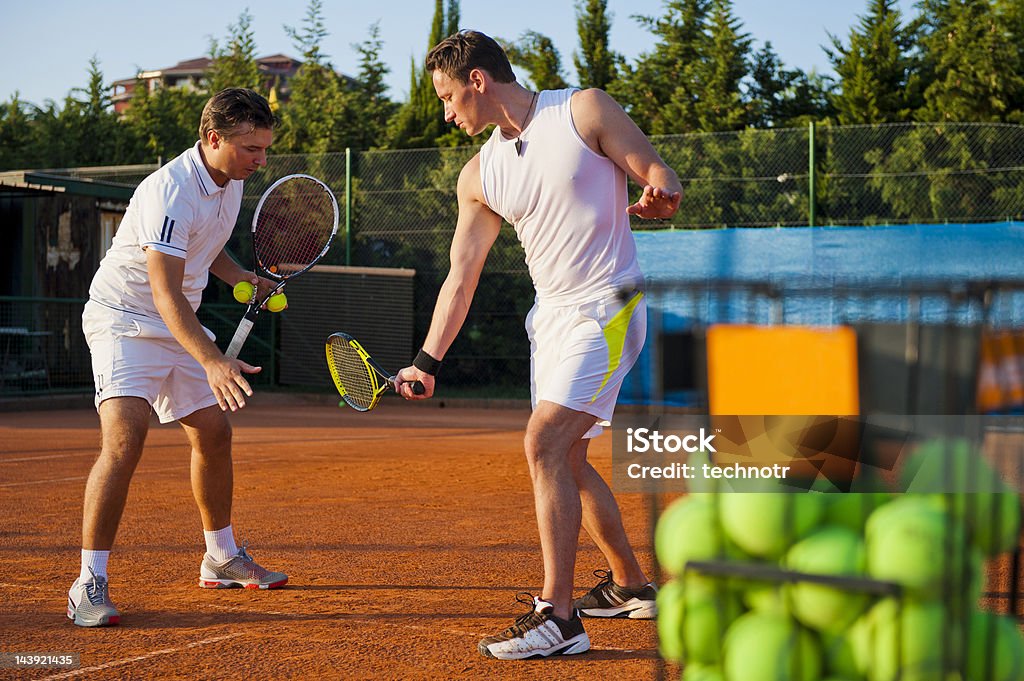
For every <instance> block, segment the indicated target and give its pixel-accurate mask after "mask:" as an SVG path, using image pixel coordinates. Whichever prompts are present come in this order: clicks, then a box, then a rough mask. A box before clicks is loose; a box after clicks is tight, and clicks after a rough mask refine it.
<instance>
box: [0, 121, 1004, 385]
mask: <svg viewBox="0 0 1024 681" xmlns="http://www.w3.org/2000/svg"><path fill="white" fill-rule="evenodd" d="M651 141H652V143H653V145H654V147H655V148H656V149H657V151H658V152H659V153H660V154H661V155H662V157H663V158H664V159H665V161H666V162H667V163H668V164H669V165H670V166H671V167H672V168H674V169H675V170H676V172H677V174H678V175H679V177H680V181H681V183H682V185H683V189H684V195H683V201H682V205H681V207H680V210H679V211H678V213H677V214H676V216H675V217H673V218H672V219H671V220H666V221H664V222H649V221H643V220H639V219H634V220H633V227H634V229H638V230H639V229H644V230H683V229H708V228H720V227H726V226H728V227H775V226H799V225H807V224H809V223H810V222H811V217H812V215H813V216H814V218H815V220H814V222H815V224H817V225H875V224H904V223H911V224H918V223H922V224H928V223H944V222H986V221H997V220H999V221H1001V220H1021V219H1024V126H1014V125H1002V124H893V125H879V126H819V127H817V128H813V129H812V128H787V129H768V130H753V129H752V130H744V131H740V132H726V133H695V134H689V135H672V136H660V137H653V138H652V139H651ZM475 151H476V148H475V147H452V148H437V149H412V150H394V151H388V150H379V151H364V152H353V153H351V154H346V153H344V152H338V153H329V154H317V155H276V156H271V157H270V159H269V163H268V167H267V168H266V169H265V170H264V171H263V172H261V173H258V174H257V175H255V176H254V177H253V178H252V179H251V180H249V181H247V182H246V185H245V197H244V200H243V206H242V212H241V214H240V216H239V222H238V224H239V227H238V229H236V231H235V235H234V236H233V238H232V240H231V242H230V243H229V248H230V250H232V251H233V252H234V253H236V254H237V255H238V256H239V258H240V260H241V262H243V263H246V262H248V261H249V258H250V256H249V253H250V252H251V243H250V240H249V230H248V229H247V227H248V225H249V224H250V221H251V217H252V212H253V210H254V209H255V206H256V203H257V201H258V198H259V196H260V194H261V193H262V192H263V191H264V189H265V188H266V187H267V186H269V185H270V184H271V183H272V182H273V181H274V180H276V179H278V178H280V177H282V176H284V175H287V174H290V173H308V174H310V175H313V176H315V177H319V178H321V179H322V180H324V181H325V182H326V183H327V184H328V185H329V186H330V187H331V189H332V190H333V191H334V192H335V194H336V196H337V197H338V199H339V203H340V204H341V213H342V223H343V224H342V226H341V229H340V231H339V236H338V241H337V242H336V244H335V245H334V247H333V248H332V250H331V252H330V253H329V254H328V256H327V257H326V258H325V260H324V261H323V262H324V264H328V265H358V266H370V267H398V268H411V269H414V270H416V277H415V281H414V301H415V306H414V314H413V333H412V337H413V339H414V341H413V342H414V344H415V343H418V342H419V341H421V340H422V339H423V337H424V336H425V334H426V331H427V328H428V326H429V323H430V317H431V312H432V308H433V303H434V301H435V299H436V297H437V294H438V291H439V289H440V286H441V283H442V281H443V279H444V277H445V275H446V274H447V272H448V268H449V246H450V243H451V239H452V235H453V233H454V229H455V222H456V218H457V210H458V209H457V203H456V196H455V187H456V182H457V178H458V175H459V171H460V170H461V168H462V166H463V165H464V164H465V163H466V161H468V160H469V159H470V158H471V157H472V155H473V154H474V153H475ZM151 170H152V167H147V166H129V167H119V168H82V169H75V170H69V171H61V172H65V173H67V174H69V175H71V176H75V177H84V178H92V179H97V180H104V181H107V182H117V183H122V184H125V185H128V186H134V185H136V184H137V183H138V182H139V181H141V179H142V178H143V177H144V176H145V174H146V173H147V172H149V171H151ZM349 186H351V193H349V192H348V191H347V188H348V187H349ZM812 187H813V191H812ZM638 194H639V188H638V187H636V186H635V185H631V186H630V196H632V197H636V196H637V195H638ZM223 288H224V287H218V286H215V287H211V290H209V291H207V295H206V300H207V301H208V303H229V302H230V292H228V291H227V290H226V289H225V290H223V291H221V290H220V289H223ZM532 303H533V289H532V285H531V282H530V279H529V276H528V274H527V271H526V266H525V264H524V262H523V254H522V249H521V247H520V246H519V244H518V241H517V239H516V236H515V233H514V231H513V230H512V228H511V226H509V225H503V228H502V231H501V233H500V236H499V238H498V240H497V242H496V244H495V245H494V248H493V249H492V251H491V253H490V255H489V257H488V261H487V265H486V267H485V269H484V272H483V275H482V277H481V280H480V284H479V288H478V290H477V293H476V296H475V299H474V302H473V306H472V309H471V311H470V314H469V317H468V319H467V320H466V324H465V327H464V328H463V331H462V333H461V334H460V335H459V337H458V339H457V340H456V342H455V344H454V346H453V347H452V348H451V350H450V352H449V354H448V357H447V359H448V360H449V361H447V362H446V366H445V377H444V384H445V389H446V390H447V391H450V392H449V394H450V395H453V396H454V395H459V394H461V393H463V392H465V393H467V394H472V395H480V396H491V397H525V396H526V395H527V391H528V387H527V386H528V384H529V380H528V379H529V347H528V343H527V340H526V334H525V332H524V330H523V324H524V320H525V317H526V314H527V312H528V311H529V309H530V307H531V305H532ZM4 305H5V306H4V307H3V308H2V309H0V314H6V315H8V316H13V317H18V316H19V315H23V314H26V313H24V312H20V311H18V310H21V309H22V307H23V306H25V305H30V306H32V305H35V306H39V308H40V309H39V310H36V311H34V312H33V313H32V314H46V315H53V314H64V315H65V316H66V319H65V321H64V322H63V323H59V324H46V325H42V326H41V325H38V324H34V323H33V324H26V323H22V322H19V321H17V319H15V320H14V321H11V322H7V321H3V320H2V319H0V325H2V326H10V327H12V328H26V329H29V330H39V329H46V330H48V332H49V333H51V334H53V335H52V336H47V337H39V338H37V339H36V340H33V341H32V343H35V344H36V345H39V344H42V345H44V346H45V347H46V348H47V359H48V361H50V365H51V366H57V365H58V364H59V362H58V361H57V359H58V357H63V356H64V355H62V354H61V353H64V354H65V355H67V358H66V362H67V365H68V367H69V369H68V373H67V374H66V375H65V374H62V373H57V374H54V373H52V372H51V373H50V374H49V376H48V379H47V382H46V383H45V384H44V383H37V384H32V383H31V382H30V381H27V382H26V381H24V380H22V381H20V384H21V385H20V387H19V388H18V389H19V390H24V389H36V390H50V389H56V388H60V389H68V390H75V389H83V387H84V388H88V386H89V381H88V373H87V372H86V373H85V374H84V376H85V378H84V379H83V377H82V374H81V370H80V367H83V366H84V367H88V353H87V349H86V348H85V346H84V343H83V342H80V330H78V329H76V328H75V325H76V324H78V318H79V317H80V308H78V309H74V308H75V304H74V303H71V302H68V301H63V302H59V301H54V302H46V303H43V302H37V303H31V304H29V303H17V304H15V303H9V304H8V303H5V304H4ZM204 309H207V308H206V306H205V305H204ZM225 309H226V310H230V312H227V311H218V310H216V309H214V308H209V311H208V312H206V313H204V314H213V315H214V318H213V319H212V321H211V323H214V324H218V323H221V322H220V321H219V320H218V319H217V318H216V315H217V314H219V315H224V316H225V317H226V318H230V319H231V320H232V321H231V324H233V323H234V321H233V320H234V316H235V314H237V309H234V308H231V307H230V306H229V307H228V308H225ZM57 310H63V311H64V312H63V313H58V312H56V311H57ZM287 318H288V314H287V312H286V313H285V314H283V315H281V319H280V323H281V324H287ZM223 324H224V325H225V326H229V327H230V325H231V324H229V323H228V322H223ZM264 324H266V322H261V324H258V325H257V326H262V325H264ZM60 329H66V332H65V331H60ZM215 330H216V329H215ZM265 333H269V332H265ZM61 334H64V336H63V338H64V340H60V339H59V338H58V337H59V336H61ZM224 334H226V335H230V331H229V330H225V331H223V332H222V331H218V335H219V336H223V335H224ZM72 336H74V339H73V340H72ZM40 339H42V340H40ZM7 340H8V341H9V342H10V343H14V342H18V343H21V344H23V345H24V344H26V343H27V342H28V341H27V339H26V338H18V339H17V341H15V337H13V336H12V337H10V338H9V339H7ZM272 342H274V340H273V338H271V337H270V336H269V335H268V336H267V343H272ZM254 345H258V343H254ZM414 349H415V348H414V347H413V348H409V352H410V356H411V353H412V352H413V351H414ZM264 350H266V352H268V353H269V355H270V356H273V355H274V353H275V352H276V353H280V348H273V349H272V348H270V347H268V348H265V349H264ZM68 353H78V355H79V356H78V357H77V358H76V359H74V360H72V359H71V358H70V355H69V354H68ZM60 361H62V362H63V361H65V359H61V360H60ZM70 367H74V368H73V369H72V368H70ZM4 371H5V374H7V373H8V369H7V368H4ZM10 371H11V372H14V373H9V375H8V376H7V378H8V379H9V378H10V377H11V376H14V375H15V373H16V371H15V370H14V369H11V370H10ZM14 383H19V381H14V380H4V382H3V383H2V384H0V393H3V392H8V391H9V390H10V388H9V387H8V386H9V385H11V384H14ZM33 386H34V388H33Z"/></svg>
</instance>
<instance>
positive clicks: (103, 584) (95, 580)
mask: <svg viewBox="0 0 1024 681" xmlns="http://www.w3.org/2000/svg"><path fill="white" fill-rule="evenodd" d="M89 574H91V575H92V579H91V580H89V581H88V582H86V584H85V597H86V598H88V599H89V602H90V603H91V604H93V605H103V604H104V603H106V600H107V580H105V579H103V578H102V577H97V576H96V573H95V572H93V569H92V568H89Z"/></svg>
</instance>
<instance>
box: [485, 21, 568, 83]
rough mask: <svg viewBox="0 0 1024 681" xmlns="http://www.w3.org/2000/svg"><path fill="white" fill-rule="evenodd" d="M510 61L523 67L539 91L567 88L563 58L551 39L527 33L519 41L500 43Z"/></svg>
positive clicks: (534, 32) (534, 33) (533, 32)
mask: <svg viewBox="0 0 1024 681" xmlns="http://www.w3.org/2000/svg"><path fill="white" fill-rule="evenodd" d="M499 42H500V43H501V45H502V47H503V48H504V50H505V54H507V55H508V58H509V61H510V62H512V63H513V64H517V65H519V66H522V67H523V68H524V69H526V71H527V72H528V73H529V74H530V82H531V83H532V85H533V87H534V88H535V89H537V90H559V89H562V88H564V87H567V83H566V82H565V79H564V78H562V57H561V55H560V54H559V53H558V49H557V48H555V44H554V43H553V42H552V41H551V38H549V37H547V36H546V35H543V34H542V33H537V32H536V31H526V32H525V33H523V35H522V36H520V38H519V40H518V41H516V42H514V43H510V42H508V41H505V40H501V41H499Z"/></svg>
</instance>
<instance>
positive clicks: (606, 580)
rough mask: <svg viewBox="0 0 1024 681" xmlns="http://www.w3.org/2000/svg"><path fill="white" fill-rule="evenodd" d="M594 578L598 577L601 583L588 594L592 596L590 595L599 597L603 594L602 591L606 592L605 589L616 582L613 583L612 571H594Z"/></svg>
mask: <svg viewBox="0 0 1024 681" xmlns="http://www.w3.org/2000/svg"><path fill="white" fill-rule="evenodd" d="M594 576H595V577H597V578H598V579H600V580H601V581H600V582H598V584H597V586H595V587H594V588H593V589H591V590H590V591H588V592H587V594H588V595H590V594H593V595H597V594H599V593H601V592H602V591H604V588H605V587H606V586H608V585H609V584H613V583H614V582H612V571H611V570H594Z"/></svg>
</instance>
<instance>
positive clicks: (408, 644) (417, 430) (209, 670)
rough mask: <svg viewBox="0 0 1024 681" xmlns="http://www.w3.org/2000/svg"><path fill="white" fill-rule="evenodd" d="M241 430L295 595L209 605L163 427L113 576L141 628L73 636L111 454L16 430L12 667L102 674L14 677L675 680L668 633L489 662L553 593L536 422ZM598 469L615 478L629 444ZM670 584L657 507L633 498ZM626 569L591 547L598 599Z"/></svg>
mask: <svg viewBox="0 0 1024 681" xmlns="http://www.w3.org/2000/svg"><path fill="white" fill-rule="evenodd" d="M276 399H277V398H275V396H273V395H270V394H259V395H257V396H256V397H254V398H253V399H252V400H251V401H250V406H248V407H246V408H245V409H244V410H242V411H241V412H239V413H238V414H236V415H235V416H234V417H233V418H232V423H233V424H234V428H235V450H234V457H235V507H234V527H235V528H236V530H235V532H236V537H237V538H238V540H239V541H240V542H241V541H242V540H245V541H248V542H249V545H250V551H251V553H252V554H253V556H254V557H255V558H256V560H257V561H259V562H260V563H262V564H263V565H265V566H267V567H271V568H272V569H275V570H282V571H284V572H287V573H288V574H289V575H290V578H291V579H290V582H289V583H288V586H287V587H286V588H284V589H281V590H276V591H258V590H249V589H231V590H220V591H209V590H203V589H200V588H198V586H197V580H198V570H199V562H200V560H201V558H202V554H203V546H202V534H201V527H200V522H199V515H198V511H197V510H196V507H195V504H194V502H193V500H192V495H191V490H190V486H189V449H188V445H187V444H186V441H185V437H184V434H183V433H182V431H181V429H180V428H179V427H178V426H177V425H175V424H170V425H166V426H159V425H156V424H155V422H154V425H153V427H152V429H151V430H150V434H149V439H148V441H147V445H146V450H145V454H144V456H143V458H142V461H141V463H140V464H139V468H138V470H137V471H136V473H135V477H134V479H133V482H132V488H131V493H130V496H129V500H128V505H127V508H126V510H125V514H124V518H123V520H122V523H121V528H120V531H119V534H118V538H117V544H116V546H115V552H114V554H113V555H112V557H111V564H110V575H111V595H112V597H113V599H114V602H115V603H116V604H117V606H118V608H119V609H120V610H121V614H122V620H121V622H122V624H121V625H120V626H117V627H111V628H104V629H81V628H79V627H75V626H74V625H72V624H71V623H70V621H69V620H68V619H67V618H66V616H65V613H64V610H65V601H66V593H67V589H68V586H69V585H70V583H71V581H72V580H73V579H74V577H75V575H76V571H77V570H78V565H79V548H80V532H81V529H80V527H81V504H82V494H83V491H84V489H85V480H86V477H87V475H88V473H89V469H90V467H91V466H92V463H93V460H94V458H95V456H96V454H97V452H98V449H99V428H98V418H97V416H96V413H95V411H93V410H92V409H89V408H82V409H75V410H63V411H34V412H22V413H4V414H0V517H3V519H4V522H3V525H2V527H0V565H2V572H0V599H2V601H0V602H2V604H3V605H2V607H0V641H2V643H0V650H2V651H3V652H35V653H41V652H45V653H80V654H81V666H80V667H79V668H78V669H74V670H61V669H38V670H28V671H26V670H0V678H19V679H22V678H89V679H114V678H117V679H122V678H151V677H163V678H189V679H195V678H222V677H228V676H232V677H234V676H241V677H245V678H264V679H268V678H289V677H290V678H311V677H316V676H324V677H333V678H339V677H342V678H401V679H410V678H431V679H434V678H502V679H526V678H531V679H532V678H537V677H541V676H544V677H553V676H558V677H562V678H623V679H626V678H628V679H644V678H653V677H654V676H655V675H656V673H657V670H658V665H659V662H658V660H657V654H656V652H655V648H656V634H655V626H654V623H653V622H644V621H632V620H615V621H597V620H587V631H588V633H589V634H590V637H591V644H592V650H591V652H589V653H587V654H585V655H582V656H578V657H566V658H560V659H555V660H544V661H527V662H506V661H498V660H490V659H486V658H483V657H481V656H480V655H479V654H478V653H477V651H476V644H477V640H478V639H479V638H481V637H482V636H486V635H490V634H493V633H496V632H498V631H499V630H500V629H503V628H504V627H506V626H509V625H510V624H511V623H512V621H513V618H514V617H516V616H518V615H520V614H521V612H522V609H523V606H521V605H519V604H518V603H516V602H515V601H514V598H515V594H516V592H517V591H524V590H525V591H532V592H533V593H535V594H539V593H540V586H541V578H542V571H541V558H540V545H539V540H538V537H537V531H536V524H535V520H534V514H533V497H532V493H531V490H530V479H529V473H528V471H527V466H526V461H525V459H524V456H523V453H522V445H521V443H522V436H523V429H524V426H525V423H526V419H527V417H528V411H527V410H526V409H470V408H454V407H449V408H445V409H441V408H438V406H437V402H436V401H435V402H433V404H432V405H430V406H427V405H406V404H404V403H402V402H400V401H398V400H396V399H393V398H392V399H388V400H386V401H385V403H384V404H382V405H381V406H380V407H378V409H377V410H375V411H374V412H373V413H371V414H358V413H355V412H353V411H351V410H348V409H339V408H338V407H336V406H334V405H333V404H325V403H323V402H321V403H311V404H297V403H296V401H295V400H291V401H289V402H287V403H285V404H280V403H278V404H275V400H276ZM591 459H592V461H593V463H594V465H595V466H596V467H597V469H598V470H599V471H601V472H602V474H605V475H606V476H607V474H608V473H609V472H610V465H611V438H610V437H603V438H598V439H597V440H595V442H594V445H593V446H592V447H591ZM619 501H620V504H621V506H622V511H623V515H624V520H625V525H626V529H627V531H628V532H629V534H630V537H631V538H632V539H633V541H634V544H635V545H636V546H637V548H638V553H639V555H640V559H641V563H642V564H643V565H644V566H645V567H648V568H649V567H650V566H651V565H652V563H653V557H652V554H651V550H650V539H649V538H650V534H651V531H650V519H649V516H650V508H649V504H648V502H649V500H648V499H646V498H645V497H643V496H642V495H620V497H619ZM603 567H605V565H604V563H603V561H602V559H601V557H600V553H599V552H598V550H597V548H596V547H595V546H594V544H593V543H592V542H591V541H590V540H589V538H588V537H587V536H586V533H583V535H582V537H581V550H580V553H579V557H578V561H577V569H576V581H577V585H578V586H579V587H580V589H579V591H580V593H582V592H583V591H584V590H585V588H584V587H586V588H589V586H592V585H593V583H595V582H596V580H595V578H594V577H593V576H592V575H591V574H590V573H591V570H593V569H596V568H603Z"/></svg>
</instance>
